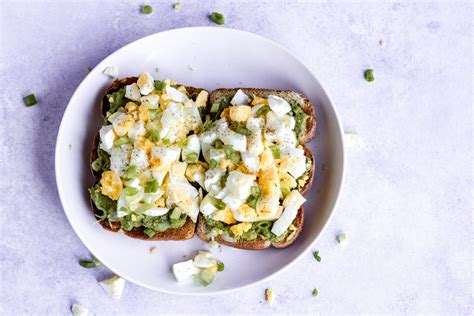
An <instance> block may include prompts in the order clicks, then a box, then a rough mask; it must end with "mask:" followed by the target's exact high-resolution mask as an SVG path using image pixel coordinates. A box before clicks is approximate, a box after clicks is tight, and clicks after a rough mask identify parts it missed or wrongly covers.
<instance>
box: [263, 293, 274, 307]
mask: <svg viewBox="0 0 474 316" xmlns="http://www.w3.org/2000/svg"><path fill="white" fill-rule="evenodd" d="M273 299H274V296H273V291H272V290H271V289H266V290H265V301H266V302H267V304H271V303H273Z"/></svg>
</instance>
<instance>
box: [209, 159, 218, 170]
mask: <svg viewBox="0 0 474 316" xmlns="http://www.w3.org/2000/svg"><path fill="white" fill-rule="evenodd" d="M216 167H217V161H215V160H214V159H212V160H211V162H210V163H209V169H215V168H216Z"/></svg>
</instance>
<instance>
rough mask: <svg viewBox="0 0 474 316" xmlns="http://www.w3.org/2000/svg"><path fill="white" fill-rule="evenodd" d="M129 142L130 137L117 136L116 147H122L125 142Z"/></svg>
mask: <svg viewBox="0 0 474 316" xmlns="http://www.w3.org/2000/svg"><path fill="white" fill-rule="evenodd" d="M127 143H128V137H127V136H122V137H120V138H117V139H116V140H114V146H115V147H120V146H122V145H124V144H127Z"/></svg>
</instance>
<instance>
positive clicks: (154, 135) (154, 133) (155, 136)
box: [148, 128, 160, 143]
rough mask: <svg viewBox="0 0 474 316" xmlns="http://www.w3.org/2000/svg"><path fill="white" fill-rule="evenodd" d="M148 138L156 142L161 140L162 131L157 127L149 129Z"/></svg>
mask: <svg viewBox="0 0 474 316" xmlns="http://www.w3.org/2000/svg"><path fill="white" fill-rule="evenodd" d="M148 138H149V139H150V140H151V141H152V142H154V143H156V142H159V141H160V132H159V131H158V130H157V129H155V128H152V129H150V130H149V131H148Z"/></svg>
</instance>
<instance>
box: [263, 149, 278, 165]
mask: <svg viewBox="0 0 474 316" xmlns="http://www.w3.org/2000/svg"><path fill="white" fill-rule="evenodd" d="M274 162H275V159H274V158H273V153H272V151H271V149H265V150H264V151H263V152H262V154H261V155H260V169H265V168H268V167H271V166H272V165H273V164H274Z"/></svg>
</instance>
